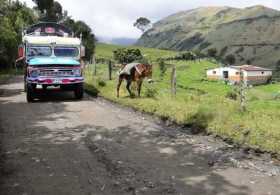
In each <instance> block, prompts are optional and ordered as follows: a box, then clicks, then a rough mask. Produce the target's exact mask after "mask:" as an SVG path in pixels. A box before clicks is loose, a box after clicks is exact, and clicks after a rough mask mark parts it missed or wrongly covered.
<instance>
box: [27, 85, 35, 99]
mask: <svg viewBox="0 0 280 195" xmlns="http://www.w3.org/2000/svg"><path fill="white" fill-rule="evenodd" d="M34 91H35V89H34V87H33V86H32V85H28V84H27V86H26V100H27V102H34V99H35V97H34V96H35V92H34Z"/></svg>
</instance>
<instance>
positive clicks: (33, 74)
mask: <svg viewBox="0 0 280 195" xmlns="http://www.w3.org/2000/svg"><path fill="white" fill-rule="evenodd" d="M39 74H40V72H39V70H36V69H31V70H29V75H30V77H33V78H34V77H38V76H39Z"/></svg>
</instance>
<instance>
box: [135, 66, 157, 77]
mask: <svg viewBox="0 0 280 195" xmlns="http://www.w3.org/2000/svg"><path fill="white" fill-rule="evenodd" d="M136 69H137V72H138V73H139V74H140V75H141V77H147V78H148V80H152V76H153V66H152V65H151V64H139V65H137V67H136Z"/></svg>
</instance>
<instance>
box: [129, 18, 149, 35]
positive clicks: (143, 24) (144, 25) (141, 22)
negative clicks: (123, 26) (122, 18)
mask: <svg viewBox="0 0 280 195" xmlns="http://www.w3.org/2000/svg"><path fill="white" fill-rule="evenodd" d="M133 26H134V27H136V28H138V29H139V30H141V31H142V32H143V33H144V32H145V31H146V30H148V29H149V28H150V27H151V21H150V20H149V19H147V18H145V17H140V18H138V19H137V20H136V22H135V23H134V24H133Z"/></svg>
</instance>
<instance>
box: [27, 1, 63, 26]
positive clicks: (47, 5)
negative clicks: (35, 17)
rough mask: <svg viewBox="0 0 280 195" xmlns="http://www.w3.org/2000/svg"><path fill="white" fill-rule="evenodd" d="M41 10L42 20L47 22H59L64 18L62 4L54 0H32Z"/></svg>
mask: <svg viewBox="0 0 280 195" xmlns="http://www.w3.org/2000/svg"><path fill="white" fill-rule="evenodd" d="M32 1H33V2H34V3H35V4H36V5H37V9H38V10H39V11H40V20H43V21H46V22H58V21H60V20H62V18H63V8H62V6H61V4H60V3H59V2H57V1H54V0H32Z"/></svg>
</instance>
